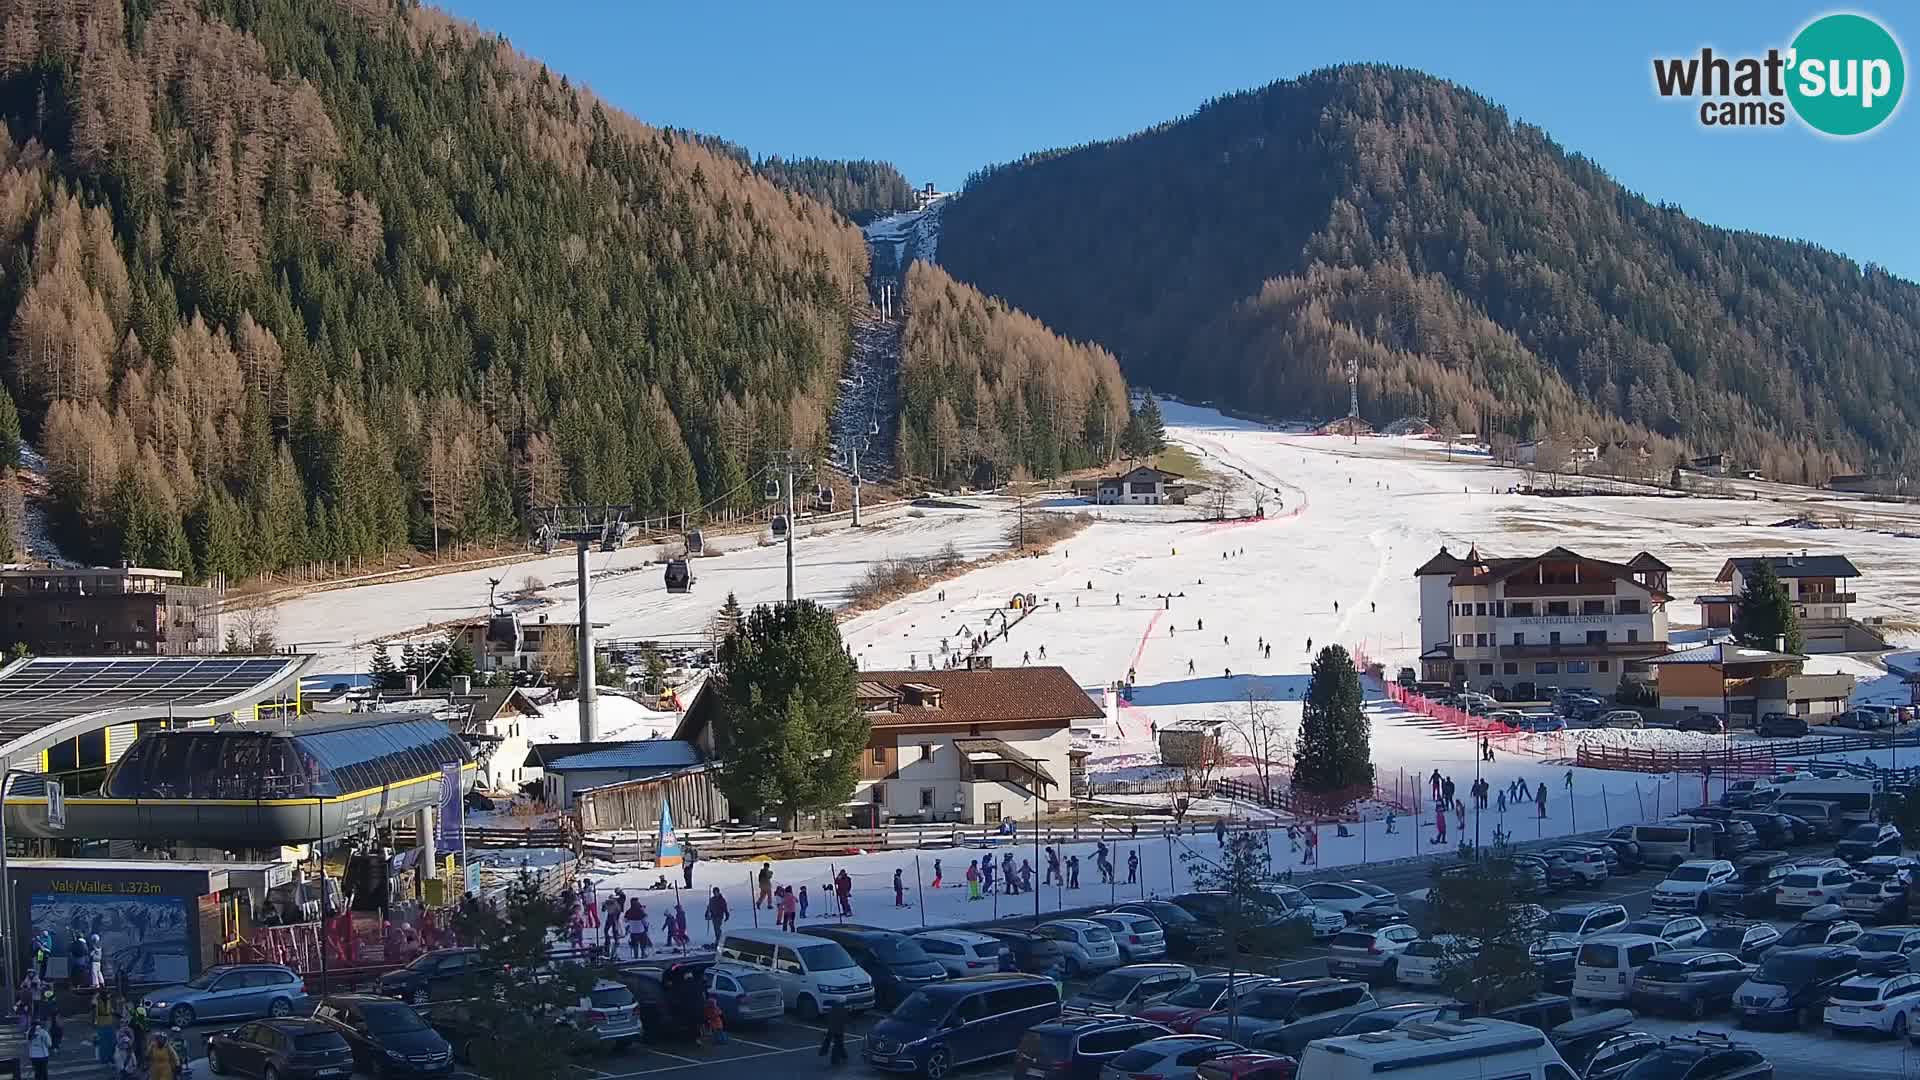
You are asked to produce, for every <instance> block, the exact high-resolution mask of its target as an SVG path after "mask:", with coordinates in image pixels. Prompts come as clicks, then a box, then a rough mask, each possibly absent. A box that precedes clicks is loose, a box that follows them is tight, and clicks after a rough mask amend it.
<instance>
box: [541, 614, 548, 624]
mask: <svg viewBox="0 0 1920 1080" xmlns="http://www.w3.org/2000/svg"><path fill="white" fill-rule="evenodd" d="M540 621H541V622H542V623H545V622H546V621H547V617H546V616H545V615H541V616H540Z"/></svg>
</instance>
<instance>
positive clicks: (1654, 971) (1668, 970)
mask: <svg viewBox="0 0 1920 1080" xmlns="http://www.w3.org/2000/svg"><path fill="white" fill-rule="evenodd" d="M1686 977H1687V965H1685V964H1680V963H1675V962H1674V961H1672V960H1649V961H1647V962H1646V963H1644V964H1642V965H1640V971H1639V973H1638V974H1636V975H1635V976H1634V978H1635V979H1652V980H1653V981H1654V982H1663V981H1668V980H1671V981H1674V982H1680V981H1683V980H1685V979H1686Z"/></svg>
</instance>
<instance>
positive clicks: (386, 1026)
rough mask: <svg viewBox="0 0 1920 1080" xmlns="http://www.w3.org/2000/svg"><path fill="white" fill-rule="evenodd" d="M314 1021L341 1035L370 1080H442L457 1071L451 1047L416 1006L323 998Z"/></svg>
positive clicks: (357, 997)
mask: <svg viewBox="0 0 1920 1080" xmlns="http://www.w3.org/2000/svg"><path fill="white" fill-rule="evenodd" d="M313 1018H314V1019H315V1020H318V1021H320V1022H321V1023H323V1024H326V1025H327V1026H328V1027H330V1028H332V1029H333V1030H335V1031H337V1032H339V1033H340V1036H341V1038H343V1039H345V1040H346V1042H347V1047H348V1048H349V1049H350V1050H351V1051H352V1052H353V1067H354V1068H356V1069H358V1070H359V1071H361V1072H364V1073H367V1074H368V1075H371V1076H378V1077H381V1078H383V1080H384V1078H386V1077H402V1076H442V1075H445V1074H446V1073H449V1072H452V1071H453V1047H452V1046H450V1045H449V1044H448V1043H447V1040H446V1039H444V1038H442V1037H441V1035H440V1033H439V1032H437V1031H435V1030H433V1028H432V1027H431V1026H429V1025H428V1023H427V1022H426V1020H425V1019H423V1018H422V1017H421V1016H420V1014H419V1013H417V1012H415V1011H414V1009H413V1006H411V1005H408V1004H407V1003H406V1002H404V1001H395V1000H393V999H392V998H389V997H378V996H375V995H372V994H335V995H331V996H328V997H324V998H321V999H320V1000H319V1001H318V1002H317V1003H315V1005H314V1007H313Z"/></svg>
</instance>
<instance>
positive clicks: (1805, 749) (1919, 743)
mask: <svg viewBox="0 0 1920 1080" xmlns="http://www.w3.org/2000/svg"><path fill="white" fill-rule="evenodd" d="M1901 747H1920V732H1914V731H1910V732H1906V733H1904V734H1898V735H1896V734H1893V733H1891V732H1889V733H1887V734H1884V735H1882V734H1872V733H1866V732H1863V733H1861V734H1858V735H1829V736H1824V737H1822V738H1817V739H1814V738H1809V739H1793V740H1790V741H1781V742H1777V743H1775V742H1760V743H1746V744H1744V745H1733V744H1728V745H1727V746H1724V747H1706V748H1702V749H1697V750H1679V749H1653V750H1636V749H1626V748H1620V747H1608V746H1591V747H1590V746H1585V745H1583V746H1581V747H1580V748H1579V749H1578V751H1577V752H1576V753H1575V755H1574V764H1576V765H1580V766H1582V767H1584V768H1589V769H1617V770H1620V771H1623V772H1644V773H1674V772H1678V773H1698V772H1701V771H1702V770H1705V769H1712V770H1713V771H1714V772H1716V773H1720V774H1722V775H1727V776H1766V775H1770V774H1772V773H1776V772H1784V771H1787V770H1788V769H1792V768H1795V767H1798V766H1804V765H1806V764H1808V763H1810V762H1813V761H1815V760H1817V759H1819V758H1822V757H1825V756H1827V755H1829V754H1847V753H1856V752H1859V751H1873V750H1884V751H1887V752H1888V754H1889V755H1892V756H1893V757H1897V755H1898V752H1899V748H1901ZM1891 760H1892V758H1891V757H1890V759H1889V761H1890V762H1891ZM1878 771H1882V772H1887V771H1890V770H1887V769H1884V768H1882V769H1880V770H1878Z"/></svg>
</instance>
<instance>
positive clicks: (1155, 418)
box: [1134, 392, 1167, 457]
mask: <svg viewBox="0 0 1920 1080" xmlns="http://www.w3.org/2000/svg"><path fill="white" fill-rule="evenodd" d="M1134 415H1135V416H1136V417H1138V418H1139V421H1140V436H1139V437H1140V456H1141V457H1148V456H1151V455H1153V454H1157V453H1159V452H1160V451H1162V450H1165V449H1166V448H1167V422H1166V421H1165V420H1163V419H1162V418H1161V416H1160V402H1159V401H1158V400H1157V399H1156V398H1155V397H1154V396H1153V394H1152V393H1151V392H1149V393H1148V394H1147V396H1146V400H1144V401H1142V402H1141V403H1140V409H1139V411H1137V412H1136V413H1134Z"/></svg>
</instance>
